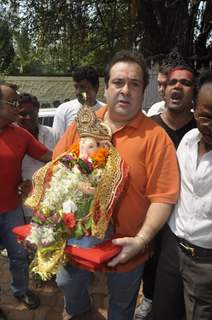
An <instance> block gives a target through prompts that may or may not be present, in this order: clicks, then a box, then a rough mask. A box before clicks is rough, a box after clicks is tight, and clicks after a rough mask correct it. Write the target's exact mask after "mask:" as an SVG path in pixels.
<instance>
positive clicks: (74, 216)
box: [25, 96, 128, 280]
mask: <svg viewBox="0 0 212 320" xmlns="http://www.w3.org/2000/svg"><path fill="white" fill-rule="evenodd" d="M84 97H85V96H84ZM85 100H86V98H84V104H83V106H82V107H81V109H80V110H79V112H78V115H77V118H76V124H77V131H78V133H79V136H80V140H79V143H78V144H73V145H71V146H70V148H69V150H68V151H67V152H65V153H63V154H62V155H60V156H59V157H58V158H56V159H55V160H53V161H51V162H50V163H48V164H46V165H45V166H44V167H42V168H41V169H39V170H38V171H37V172H36V173H35V174H34V175H33V191H32V193H31V195H30V196H29V197H28V198H27V199H26V202H25V203H26V205H27V206H29V207H30V208H32V209H33V218H32V222H31V226H30V234H29V235H28V236H27V237H26V239H25V240H26V242H28V243H30V244H32V245H35V246H36V254H35V258H34V260H33V261H32V263H31V271H32V272H33V273H36V274H39V275H40V276H41V278H42V279H43V280H47V279H49V278H51V276H52V275H54V274H56V272H57V270H58V268H59V266H60V265H61V264H63V263H66V262H67V255H66V253H65V248H67V245H71V246H74V247H76V246H77V247H88V248H90V247H92V246H95V245H97V244H98V243H100V242H104V241H105V240H106V239H108V237H111V236H112V232H113V231H112V232H111V230H113V227H112V226H113V211H114V208H115V206H116V204H117V202H118V200H119V198H120V195H121V193H122V192H123V191H124V186H125V183H126V180H127V174H128V168H127V165H126V164H125V162H124V161H123V160H122V158H121V156H120V155H119V153H118V152H117V150H116V149H115V148H114V147H113V146H112V143H111V137H112V135H111V130H110V128H109V127H108V126H106V125H105V124H104V123H103V122H102V121H101V120H100V119H98V118H97V117H96V115H95V113H94V112H93V111H92V110H91V108H89V107H88V106H87V105H86V102H85ZM88 248H87V250H88V251H87V252H88V253H89V250H90V249H88ZM70 262H71V261H70Z"/></svg>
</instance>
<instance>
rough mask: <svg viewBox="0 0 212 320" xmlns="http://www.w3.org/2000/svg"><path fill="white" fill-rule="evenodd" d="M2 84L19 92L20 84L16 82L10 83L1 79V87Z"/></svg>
mask: <svg viewBox="0 0 212 320" xmlns="http://www.w3.org/2000/svg"><path fill="white" fill-rule="evenodd" d="M1 86H5V87H8V88H10V89H12V90H14V91H15V92H17V90H18V86H17V85H16V84H14V83H9V82H6V81H4V80H0V88H1Z"/></svg>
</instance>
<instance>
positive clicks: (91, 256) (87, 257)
mask: <svg viewBox="0 0 212 320" xmlns="http://www.w3.org/2000/svg"><path fill="white" fill-rule="evenodd" d="M30 231H31V225H30V224H26V225H23V226H18V227H15V228H13V232H14V233H15V234H16V236H17V237H18V239H19V240H21V241H23V240H24V239H25V238H26V237H27V236H28V235H29V234H30ZM120 251H121V247H120V246H117V245H115V244H113V243H112V240H107V241H104V242H102V243H101V244H98V245H96V246H95V247H92V248H82V247H81V248H80V247H75V246H67V247H66V248H65V252H66V253H67V254H68V256H70V260H71V261H75V262H76V263H77V264H80V265H82V266H83V267H85V268H88V269H89V270H98V269H101V266H102V265H103V264H104V263H105V262H106V261H108V260H110V259H112V258H113V257H114V256H115V255H117V254H118V253H119V252H120Z"/></svg>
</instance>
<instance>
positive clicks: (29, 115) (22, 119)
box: [18, 102, 38, 132]
mask: <svg viewBox="0 0 212 320" xmlns="http://www.w3.org/2000/svg"><path fill="white" fill-rule="evenodd" d="M18 112H19V117H18V124H19V125H20V126H21V127H23V128H24V129H26V130H28V131H29V132H33V131H34V129H35V128H37V127H38V109H37V108H35V107H33V105H32V103H31V102H23V103H21V104H20V105H19V107H18Z"/></svg>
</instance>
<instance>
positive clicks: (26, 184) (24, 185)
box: [18, 180, 32, 198]
mask: <svg viewBox="0 0 212 320" xmlns="http://www.w3.org/2000/svg"><path fill="white" fill-rule="evenodd" d="M31 190H32V181H31V180H24V181H22V182H21V183H20V184H19V186H18V194H20V195H21V196H22V197H23V198H26V197H27V196H28V194H29V193H30V191H31Z"/></svg>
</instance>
